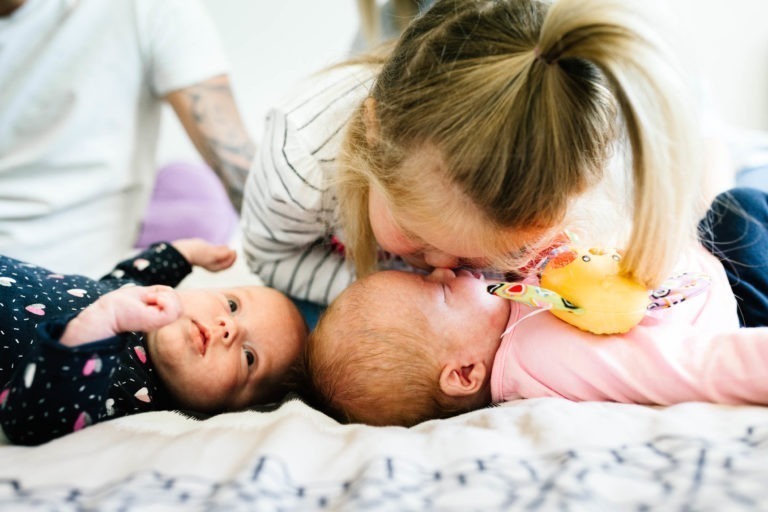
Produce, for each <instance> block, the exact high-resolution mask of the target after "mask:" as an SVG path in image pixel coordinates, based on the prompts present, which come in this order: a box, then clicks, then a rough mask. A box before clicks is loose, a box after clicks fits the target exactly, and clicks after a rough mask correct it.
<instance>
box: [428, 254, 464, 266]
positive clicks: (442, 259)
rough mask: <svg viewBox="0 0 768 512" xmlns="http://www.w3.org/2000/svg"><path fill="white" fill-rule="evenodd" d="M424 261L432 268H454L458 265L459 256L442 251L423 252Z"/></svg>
mask: <svg viewBox="0 0 768 512" xmlns="http://www.w3.org/2000/svg"><path fill="white" fill-rule="evenodd" d="M424 262H425V263H426V264H427V265H429V266H430V267H432V268H454V267H458V266H459V258H457V257H456V256H451V255H450V254H446V253H444V252H442V251H426V252H424Z"/></svg>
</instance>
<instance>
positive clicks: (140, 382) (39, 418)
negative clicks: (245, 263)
mask: <svg viewBox="0 0 768 512" xmlns="http://www.w3.org/2000/svg"><path fill="white" fill-rule="evenodd" d="M234 259H235V252H234V251H233V250H231V249H230V248H228V247H226V246H214V245H211V244H209V243H207V242H205V241H203V240H201V239H188V240H179V241H177V242H174V243H173V244H168V243H158V244H155V245H152V246H151V247H150V248H148V249H147V250H145V251H143V252H142V253H140V254H139V255H137V256H136V257H134V258H131V259H129V260H126V261H124V262H121V263H120V264H119V265H118V266H117V267H116V268H115V270H113V271H112V272H111V273H110V274H108V275H106V276H104V277H103V278H102V279H100V280H98V281H96V280H94V279H90V278H87V277H84V276H79V275H62V274H57V273H54V272H51V271H49V270H47V269H44V268H42V267H38V266H36V265H32V264H29V263H24V262H20V261H18V260H15V259H12V258H8V257H0V341H2V343H0V346H2V349H0V424H1V425H2V427H3V431H4V432H5V434H6V435H7V436H8V438H9V439H10V440H11V441H12V442H15V443H22V444H38V443H42V442H45V441H48V440H51V439H53V438H56V437H59V436H62V435H64V434H67V433H69V432H73V431H76V430H80V429H82V428H84V427H87V426H88V425H91V424H93V423H98V422H101V421H106V420H109V419H113V418H118V417H121V416H125V415H129V414H136V413H140V412H145V411H155V410H162V409H186V410H191V411H196V412H203V413H213V412H220V411H227V410H235V409H242V408H245V407H248V406H253V405H256V404H264V403H267V402H269V401H272V400H275V399H277V398H279V397H280V395H281V393H284V392H285V391H286V390H287V386H286V376H287V374H289V372H290V371H291V369H292V368H293V367H294V365H295V363H296V361H297V359H298V356H299V354H300V353H301V350H302V347H303V344H304V341H305V339H306V334H307V328H306V325H305V324H304V321H303V319H302V318H301V315H300V313H299V312H298V310H297V309H296V307H295V306H294V305H293V303H292V302H291V301H290V300H289V299H288V298H287V297H286V296H284V295H283V294H282V293H280V292H278V291H276V290H272V289H270V288H267V287H264V286H243V287H236V288H225V289H184V290H180V291H176V290H174V289H173V288H171V286H175V285H177V284H178V283H179V282H180V281H181V280H182V278H184V277H185V276H186V275H187V274H189V272H190V271H191V270H192V266H193V265H199V266H202V267H204V268H206V269H208V270H212V271H218V270H222V269H224V268H227V267H229V266H230V265H232V263H233V262H234ZM150 285H154V286H150Z"/></svg>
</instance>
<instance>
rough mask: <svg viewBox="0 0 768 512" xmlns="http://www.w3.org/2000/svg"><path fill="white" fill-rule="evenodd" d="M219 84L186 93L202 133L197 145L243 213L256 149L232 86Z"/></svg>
mask: <svg viewBox="0 0 768 512" xmlns="http://www.w3.org/2000/svg"><path fill="white" fill-rule="evenodd" d="M218 82H219V81H216V80H209V81H208V82H204V83H202V84H200V85H195V86H193V87H189V88H187V89H185V90H184V91H183V94H184V96H185V101H186V102H188V104H189V106H190V109H189V112H190V115H191V116H192V119H191V120H192V122H193V123H194V125H195V127H196V130H194V131H196V132H197V133H198V140H197V141H195V145H196V146H197V148H198V150H199V151H200V153H201V154H202V156H203V158H204V159H205V161H206V162H207V163H208V165H210V166H211V167H212V168H213V169H214V171H216V173H217V174H218V175H219V177H220V178H221V180H222V182H223V183H224V186H225V188H226V190H227V194H228V195H229V199H230V201H232V205H233V206H234V207H235V209H236V210H237V211H238V212H239V211H240V206H241V205H242V202H243V189H244V187H245V179H246V177H247V175H248V170H249V169H250V166H251V160H252V158H253V155H254V152H255V146H254V144H253V141H252V140H251V138H250V136H249V135H248V133H247V131H246V130H245V127H244V126H243V123H242V121H241V119H240V115H239V113H238V111H237V106H236V104H235V101H234V97H233V95H232V90H231V89H230V87H229V83H228V82H226V83H218ZM193 138H195V137H193Z"/></svg>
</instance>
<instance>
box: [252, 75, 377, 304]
mask: <svg viewBox="0 0 768 512" xmlns="http://www.w3.org/2000/svg"><path fill="white" fill-rule="evenodd" d="M373 80H374V74H373V73H372V71H370V70H367V69H364V68H360V67H343V68H338V69H334V70H331V71H329V72H327V73H325V74H323V75H322V76H319V77H318V76H315V77H313V81H312V82H311V84H309V87H306V88H305V89H304V90H303V91H300V92H299V93H298V94H297V95H295V96H294V97H293V99H292V100H290V101H288V102H286V103H284V104H283V105H282V106H279V107H277V108H274V109H272V110H270V111H269V113H268V115H267V119H266V125H265V129H264V137H263V139H262V142H261V145H260V151H259V154H258V155H257V156H256V158H255V159H254V162H253V165H252V167H251V172H250V174H249V176H248V180H247V183H246V186H245V198H244V201H243V210H242V219H243V248H244V252H245V254H246V257H247V260H248V265H249V267H250V269H251V270H252V271H253V272H255V273H257V274H258V275H259V276H260V277H261V279H262V280H263V281H264V283H265V284H267V285H268V286H271V287H274V288H276V289H278V290H280V291H282V292H284V293H286V294H287V295H289V296H291V297H295V298H298V299H303V300H308V301H311V302H315V303H319V304H328V303H330V302H331V301H332V300H333V299H334V298H335V297H336V296H337V295H338V294H339V293H340V292H341V291H342V290H343V289H344V288H346V287H347V286H348V285H349V284H350V283H351V282H352V281H353V280H354V269H353V268H352V266H351V265H348V264H347V263H346V261H345V259H344V254H343V251H342V250H339V248H340V245H339V243H338V240H341V241H343V239H344V237H343V235H342V232H341V229H340V227H339V220H338V218H339V217H338V201H337V198H336V192H335V187H334V185H333V183H332V182H333V179H334V177H335V176H336V173H337V169H338V167H337V165H338V164H337V156H338V154H339V150H340V148H341V144H342V141H343V138H344V134H345V128H346V126H347V123H348V122H349V120H350V118H351V116H352V115H353V113H354V112H355V111H356V109H357V108H358V107H359V106H360V105H361V103H362V101H363V100H364V99H365V98H366V97H367V96H368V94H369V91H370V88H371V86H372V84H373Z"/></svg>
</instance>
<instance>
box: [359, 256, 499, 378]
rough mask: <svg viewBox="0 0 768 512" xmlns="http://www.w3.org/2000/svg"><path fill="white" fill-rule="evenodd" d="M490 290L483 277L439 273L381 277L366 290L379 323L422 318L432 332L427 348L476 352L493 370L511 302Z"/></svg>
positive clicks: (373, 278) (370, 279)
mask: <svg viewBox="0 0 768 512" xmlns="http://www.w3.org/2000/svg"><path fill="white" fill-rule="evenodd" d="M478 276H479V277H478ZM486 287H487V283H486V282H485V279H484V278H482V276H480V275H479V274H476V275H475V274H473V273H471V272H468V271H466V270H460V271H457V272H454V271H452V270H448V269H435V270H434V271H432V273H431V274H429V275H421V274H416V273H411V272H399V271H386V272H378V273H376V274H372V275H371V276H369V277H368V278H366V288H365V289H366V292H368V293H369V296H370V297H371V298H372V300H374V301H375V302H376V306H377V307H376V318H377V320H378V321H379V322H389V323H396V324H397V325H399V326H400V327H402V326H403V325H404V323H406V322H407V321H408V318H413V315H414V312H419V313H421V314H422V315H423V316H424V318H426V319H427V325H428V328H429V330H430V332H429V333H427V334H428V335H427V336H426V337H425V343H435V345H436V346H435V350H436V351H437V350H441V349H445V350H450V351H454V350H461V351H472V352H473V353H476V354H477V355H478V357H481V358H482V359H483V360H484V361H486V362H488V363H489V364H492V362H493V357H494V355H495V353H496V350H497V349H498V347H499V342H500V338H501V334H502V333H503V332H504V330H505V329H506V326H507V321H508V320H509V302H508V301H506V300H504V299H500V298H498V297H495V296H493V295H491V294H489V293H488V292H487V291H486ZM489 367H490V366H489Z"/></svg>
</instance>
